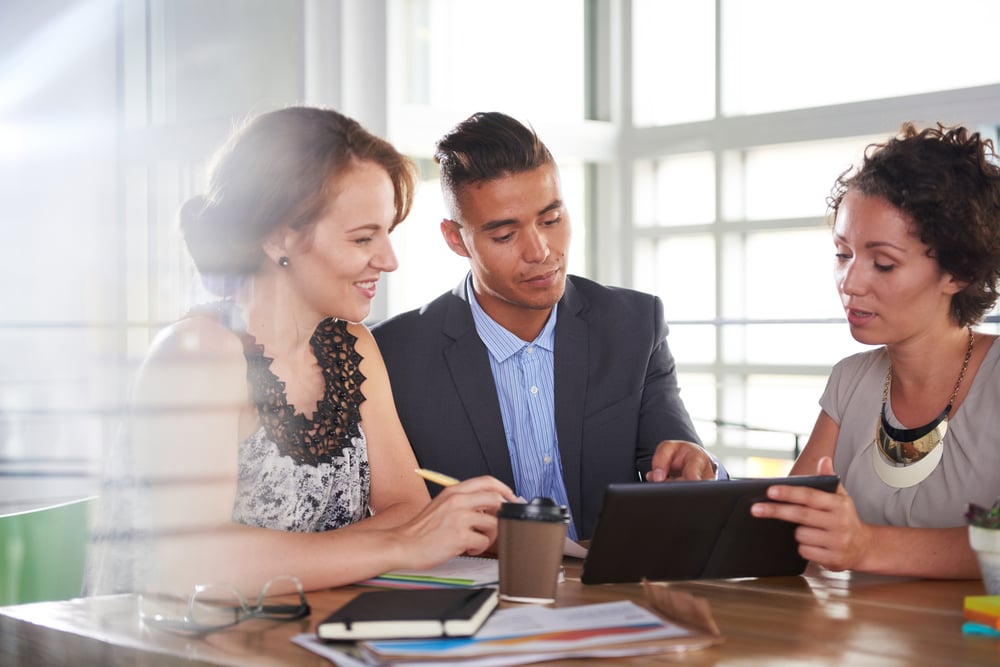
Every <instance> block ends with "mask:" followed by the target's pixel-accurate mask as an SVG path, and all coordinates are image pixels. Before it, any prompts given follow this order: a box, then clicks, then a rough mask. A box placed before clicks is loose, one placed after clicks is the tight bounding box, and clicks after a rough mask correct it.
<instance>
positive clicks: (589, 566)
mask: <svg viewBox="0 0 1000 667" xmlns="http://www.w3.org/2000/svg"><path fill="white" fill-rule="evenodd" d="M839 482H840V478H839V477H837V476H836V475H821V476H799V477H769V478H743V479H732V480H706V481H673V482H663V483H643V482H639V483H633V484H610V485H608V487H607V489H606V490H605V493H604V502H603V504H602V506H601V513H600V515H599V516H598V519H597V528H596V529H595V531H594V536H593V538H592V539H591V543H590V549H589V551H588V553H587V557H586V559H585V560H584V562H583V571H582V574H581V577H580V581H582V582H583V583H585V584H602V583H630V582H636V581H639V580H640V579H642V578H643V577H645V578H646V579H650V580H654V581H669V580H690V579H731V578H737V577H767V576H790V575H799V574H802V572H803V570H805V567H806V561H805V559H803V558H802V557H801V556H800V555H799V553H798V543H797V542H796V540H795V528H796V524H793V523H789V522H786V521H779V520H777V519H759V518H757V517H755V516H753V515H752V514H750V505H752V504H753V503H755V502H758V501H761V500H767V498H766V495H765V492H766V490H767V487H769V486H771V485H772V484H789V485H796V486H809V487H812V488H816V489H821V490H823V491H835V490H836V489H837V484H839Z"/></svg>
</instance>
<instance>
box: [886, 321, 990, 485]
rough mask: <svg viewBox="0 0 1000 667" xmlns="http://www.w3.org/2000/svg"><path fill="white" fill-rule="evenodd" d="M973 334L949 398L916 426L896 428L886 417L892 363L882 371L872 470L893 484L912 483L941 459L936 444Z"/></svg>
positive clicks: (971, 336) (944, 428) (959, 383)
mask: <svg viewBox="0 0 1000 667" xmlns="http://www.w3.org/2000/svg"><path fill="white" fill-rule="evenodd" d="M975 340H976V336H975V334H974V333H973V331H972V327H969V345H968V347H967V348H966V350H965V360H964V361H963V362H962V370H961V371H959V373H958V380H957V381H956V382H955V388H954V389H953V390H952V392H951V396H950V397H949V398H948V405H947V406H945V409H944V410H942V411H941V414H939V415H938V416H937V417H936V418H935V419H934V420H933V421H931V422H930V423H928V424H925V425H923V426H920V427H918V428H910V429H905V428H895V427H893V426H892V425H891V424H889V421H888V420H887V419H886V417H885V406H886V403H887V402H888V401H889V389H890V387H891V386H892V363H890V364H889V368H888V370H886V372H885V384H884V386H883V389H882V411H881V414H880V416H879V420H878V424H877V425H876V427H875V444H876V447H875V452H874V463H875V471H876V472H877V473H878V475H879V477H881V478H882V481H884V482H885V483H886V484H889V485H891V486H895V487H900V488H902V487H906V486H912V485H913V484H916V483H917V482H919V481H921V480H922V479H924V478H926V477H927V476H928V475H930V473H931V472H932V471H933V470H934V468H936V467H937V464H938V462H939V461H940V460H941V454H942V448H940V447H938V444H940V442H941V440H943V439H944V436H945V434H946V433H947V432H948V415H950V414H951V408H952V406H953V405H954V404H955V397H956V396H958V390H959V389H960V388H961V387H962V380H964V379H965V371H966V370H967V369H968V368H969V359H971V358H972V348H973V345H974V344H975Z"/></svg>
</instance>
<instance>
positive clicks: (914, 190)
mask: <svg viewBox="0 0 1000 667" xmlns="http://www.w3.org/2000/svg"><path fill="white" fill-rule="evenodd" d="M848 190H854V191H856V192H859V193H861V194H863V195H866V196H870V197H881V198H882V199H885V200H886V201H888V202H889V203H890V204H892V205H893V206H895V207H896V208H898V209H899V210H900V211H902V212H903V213H905V214H906V215H907V216H908V217H909V219H910V220H911V222H912V224H913V231H914V232H915V233H916V235H917V236H918V237H919V238H920V241H921V242H922V243H924V244H926V245H927V246H928V247H929V250H928V253H927V254H928V257H933V258H934V259H935V260H937V263H938V265H939V266H940V267H941V269H942V270H944V271H946V272H947V273H949V274H951V275H952V276H954V277H955V279H957V280H959V281H961V282H964V283H967V286H966V287H965V288H964V289H962V290H961V291H960V292H958V293H957V294H955V295H954V296H953V297H952V301H951V313H952V316H953V317H954V318H955V319H956V320H957V322H958V324H959V325H960V326H970V325H972V324H975V323H977V322H979V321H981V320H982V318H983V316H985V315H986V313H988V312H989V311H990V309H992V308H993V306H994V304H996V302H997V297H998V292H997V289H998V284H1000V164H998V163H997V155H996V151H995V149H994V146H993V142H992V141H991V140H990V139H982V138H981V137H980V136H979V133H978V132H970V131H969V130H968V129H966V128H964V127H961V126H956V127H946V126H944V125H941V124H940V123H938V124H937V126H936V127H930V128H926V129H923V130H917V128H916V127H915V126H914V125H913V123H905V124H903V126H902V129H901V130H900V132H899V134H897V135H896V136H895V137H893V138H891V139H889V140H888V141H886V142H885V143H884V144H871V145H869V146H868V147H867V148H866V149H865V157H864V161H863V163H862V165H861V167H860V168H858V169H855V168H854V167H851V168H850V169H848V170H847V171H845V172H844V173H842V174H841V175H840V176H839V177H837V181H836V183H835V184H834V186H833V189H832V190H831V193H830V196H829V197H828V198H827V204H828V206H829V210H830V220H831V221H833V220H836V217H837V212H838V211H839V209H840V205H841V203H842V202H843V200H844V196H845V195H846V194H847V192H848Z"/></svg>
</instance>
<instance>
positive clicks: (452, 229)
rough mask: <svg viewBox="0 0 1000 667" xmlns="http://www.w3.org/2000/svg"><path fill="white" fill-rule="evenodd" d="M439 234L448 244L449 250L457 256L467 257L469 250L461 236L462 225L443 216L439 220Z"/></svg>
mask: <svg viewBox="0 0 1000 667" xmlns="http://www.w3.org/2000/svg"><path fill="white" fill-rule="evenodd" d="M441 236H443V237H444V242H445V243H447V244H448V247H449V248H451V251H452V252H454V253H455V254H456V255H458V256H459V257H468V256H469V251H468V250H467V249H466V247H465V239H464V238H462V226H461V225H460V224H458V223H457V222H455V221H454V220H449V219H448V218H445V219H444V220H442V221H441Z"/></svg>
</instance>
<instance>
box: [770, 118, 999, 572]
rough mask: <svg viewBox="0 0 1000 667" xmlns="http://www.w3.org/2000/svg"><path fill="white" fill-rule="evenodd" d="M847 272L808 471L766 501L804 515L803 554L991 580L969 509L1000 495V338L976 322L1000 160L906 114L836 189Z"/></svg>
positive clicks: (991, 264)
mask: <svg viewBox="0 0 1000 667" xmlns="http://www.w3.org/2000/svg"><path fill="white" fill-rule="evenodd" d="M829 206H830V211H831V214H832V216H831V217H832V221H833V239H834V245H835V247H836V255H835V257H836V259H835V263H834V277H835V279H836V284H837V290H838V291H839V293H840V298H841V303H842V304H843V308H844V312H845V314H846V316H847V323H848V325H849V326H850V330H851V335H852V336H853V337H854V338H855V340H857V341H858V342H861V343H864V344H867V345H878V346H879V347H878V348H876V349H873V350H870V351H867V352H862V353H859V354H855V355H853V356H850V357H848V358H846V359H843V360H842V361H840V362H839V363H838V364H837V365H836V366H835V367H834V369H833V372H832V374H831V376H830V378H829V381H828V383H827V387H826V391H825V392H824V394H823V396H822V398H821V400H820V406H821V407H822V411H821V412H820V415H819V418H818V419H817V421H816V425H815V427H814V428H813V432H812V435H811V436H810V438H809V442H808V443H807V445H806V447H805V449H804V450H803V451H802V454H801V456H800V457H799V458H798V460H797V461H796V462H795V465H794V466H793V468H792V474H793V475H795V474H799V475H801V474H813V473H816V472H818V473H820V474H832V473H834V471H836V473H837V474H839V475H840V476H841V479H842V482H843V483H842V485H841V486H840V488H839V489H838V490H837V492H836V493H824V492H821V491H816V490H812V489H806V488H801V487H790V486H774V487H772V489H771V490H770V492H769V494H768V496H769V498H770V499H771V500H774V501H778V502H774V503H758V504H756V505H755V506H754V507H753V513H754V515H755V516H759V517H773V518H777V519H782V520H785V521H791V522H794V523H797V524H799V526H798V528H797V530H796V537H797V539H798V541H799V551H800V553H801V554H802V556H803V557H805V558H807V559H809V560H812V561H815V562H816V563H818V564H820V565H823V566H825V567H828V568H831V569H834V570H844V569H852V570H860V571H867V572H878V573H884V574H896V575H908V576H918V577H931V578H971V577H977V576H978V573H979V570H978V565H977V562H976V558H975V554H974V552H973V551H972V549H971V548H970V546H969V541H968V533H967V528H966V520H965V518H964V513H965V511H966V508H967V505H968V503H970V502H974V503H977V504H980V505H991V504H992V503H993V500H994V499H995V498H996V497H997V495H998V494H1000V444H998V440H997V433H1000V410H998V409H997V406H998V405H1000V345H997V344H996V340H997V336H994V335H989V334H985V333H980V332H977V331H975V329H974V326H975V325H976V324H977V323H979V322H980V321H981V320H982V319H983V317H984V316H985V315H986V314H987V313H988V312H989V311H990V309H991V308H992V307H993V306H994V304H995V303H996V300H997V288H998V282H1000V166H998V164H997V162H996V154H995V150H994V147H993V144H992V142H991V141H989V140H984V139H982V138H981V137H980V135H979V134H978V133H972V132H970V131H969V130H968V129H966V128H964V127H955V128H946V127H944V126H942V125H938V126H937V127H935V128H927V129H923V130H918V129H917V128H915V127H914V126H913V125H912V124H906V125H904V126H903V128H902V131H901V132H900V134H899V135H898V136H896V137H894V138H892V139H889V140H888V141H887V142H886V143H884V144H878V145H873V146H869V147H868V149H867V150H866V153H865V158H864V161H863V164H862V165H861V167H860V169H857V170H856V171H852V170H848V171H847V172H845V173H844V174H841V176H840V177H839V178H838V179H837V181H836V184H835V186H834V188H833V192H832V194H831V196H830V198H829Z"/></svg>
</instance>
